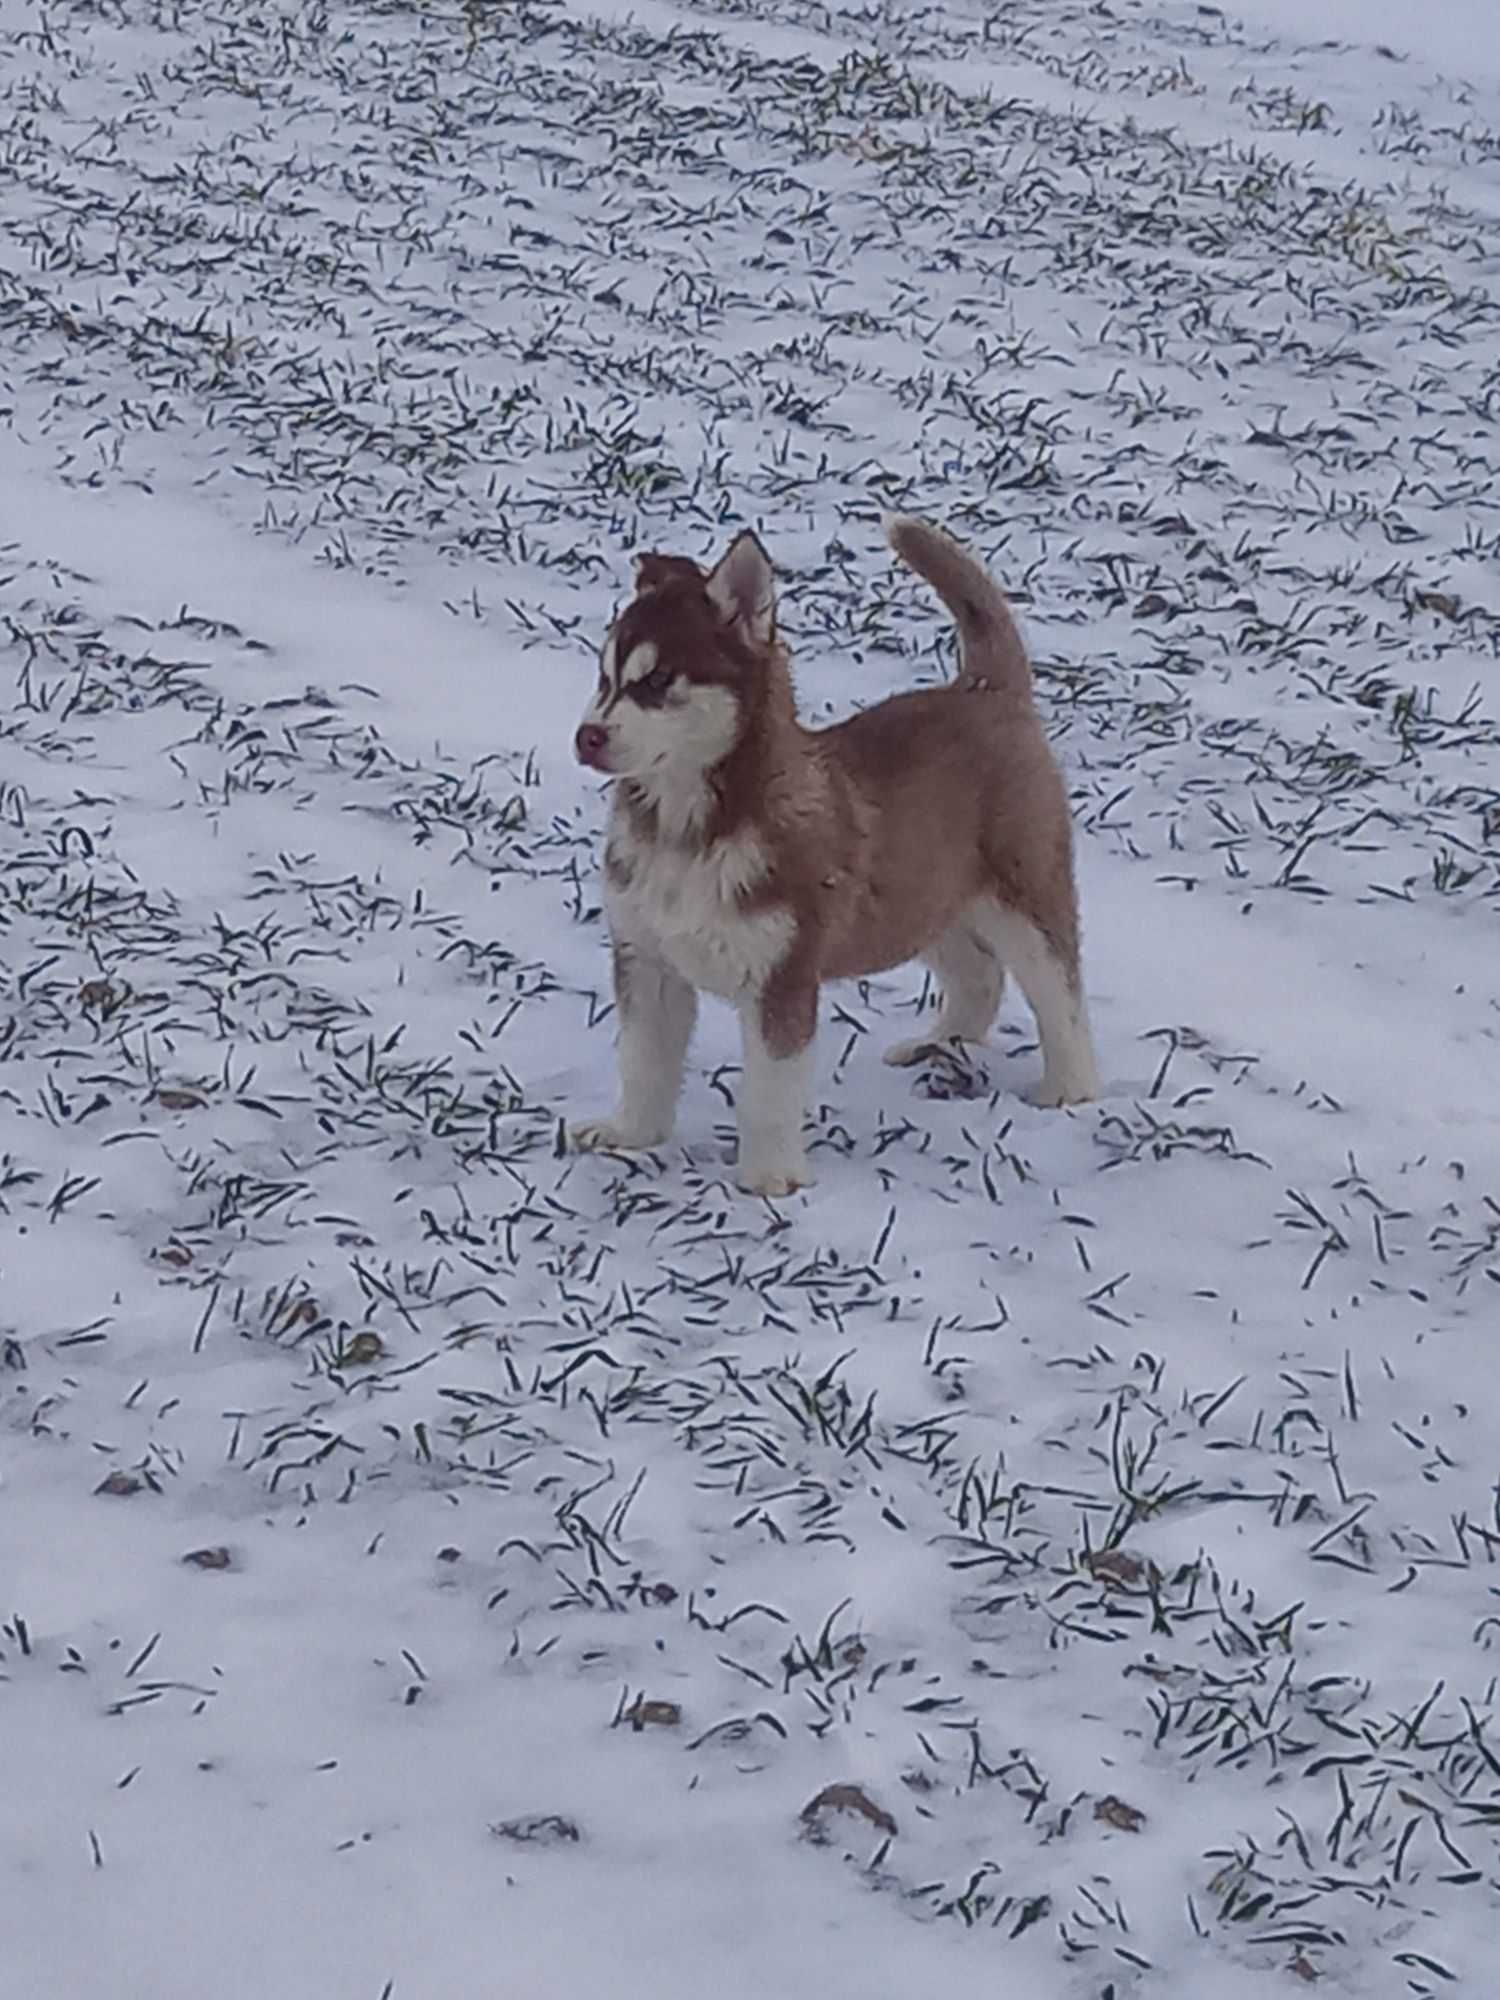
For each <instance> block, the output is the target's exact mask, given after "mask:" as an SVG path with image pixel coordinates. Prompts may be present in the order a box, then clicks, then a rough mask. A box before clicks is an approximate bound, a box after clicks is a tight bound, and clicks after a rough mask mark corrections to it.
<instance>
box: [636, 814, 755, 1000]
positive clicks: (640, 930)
mask: <svg viewBox="0 0 1500 2000" xmlns="http://www.w3.org/2000/svg"><path fill="white" fill-rule="evenodd" d="M606 871H607V880H608V884H609V887H608V891H607V898H606V900H607V906H608V912H609V922H610V928H611V930H612V931H613V932H614V934H615V935H616V937H618V938H621V939H623V940H625V941H626V942H628V943H631V944H635V945H637V946H640V947H641V948H643V949H645V950H648V951H652V952H654V953H656V954H657V955H658V956H660V957H662V958H664V959H665V960H666V961H667V963H668V964H669V965H670V966H671V967H672V968H673V969H674V971H676V972H677V973H679V974H680V975H681V977H682V978H684V979H686V980H687V981H688V982H689V983H690V984H691V985H693V986H696V987H699V988H701V989H702V990H703V991H704V992H706V993H715V994H718V995H719V996H720V997H721V998H723V999H725V1000H739V999H741V998H743V997H744V996H746V995H747V994H750V993H754V992H756V991H758V990H759V988H760V987H762V986H763V985H764V984H765V982H766V980H767V979H768V978H769V976H770V974H771V973H772V972H773V971H774V970H775V968H776V966H777V965H778V964H779V963H780V962H781V960H782V959H783V958H784V957H785V955H786V951H787V947H788V946H789V944H790V943H791V940H792V932H793V923H792V918H791V915H790V912H788V911H787V910H785V909H781V908H777V907H775V906H772V907H769V908H759V909H757V908H751V909H746V908H745V906H744V905H745V898H746V896H747V894H748V893H749V892H751V891H753V890H754V889H756V888H758V887H759V886H760V885H761V884H762V883H763V882H764V881H765V878H766V856H765V851H764V849H763V848H762V846H761V844H760V842H759V841H758V840H757V839H756V838H755V837H754V835H751V834H740V835H735V836H733V837H731V838H729V839H727V840H720V841H715V842H714V843H713V845H712V846H711V847H708V848H705V849H703V850H701V851H698V850H694V849H691V848H682V847H676V846H668V845H666V844H663V843H658V842H656V841H642V840H640V839H638V838H637V836H636V835H635V833H634V831H633V829H631V828H630V826H629V825H628V823H621V822H618V821H617V822H616V823H615V824H614V825H613V826H612V827H611V829H610V837H609V848H608V852H607V862H606Z"/></svg>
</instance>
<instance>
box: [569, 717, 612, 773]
mask: <svg viewBox="0 0 1500 2000" xmlns="http://www.w3.org/2000/svg"><path fill="white" fill-rule="evenodd" d="M573 748H574V751H575V752H576V753H577V757H578V761H579V763H580V764H593V765H596V766H597V765H600V764H602V763H603V762H604V753H605V751H606V750H607V749H608V748H609V731H608V730H607V729H601V728H600V727H599V724H598V723H597V722H585V723H584V724H583V725H582V727H581V728H580V729H579V731H578V734H577V735H576V736H575V737H574V738H573Z"/></svg>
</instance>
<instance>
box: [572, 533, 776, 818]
mask: <svg viewBox="0 0 1500 2000" xmlns="http://www.w3.org/2000/svg"><path fill="white" fill-rule="evenodd" d="M775 652H776V593H775V585H774V581H773V578H772V574H771V563H770V558H769V557H768V556H767V554H766V552H765V550H764V549H763V548H762V547H761V545H760V543H759V542H758V541H757V540H756V538H755V536H754V535H752V534H750V533H748V532H747V533H745V534H741V535H738V536H736V538H735V540H734V541H733V542H732V543H731V544H730V546H729V548H728V550H727V551H726V553H725V554H724V556H723V557H722V558H721V559H720V561H719V562H718V564H717V565H716V566H715V567H714V568H713V569H711V570H702V569H700V568H699V567H698V565H697V563H695V562H692V561H690V560H689V559H688V558H687V557H686V556H659V555H648V556H642V557H641V559H640V562H639V564H638V566H637V570H636V584H635V596H634V597H633V598H632V599H631V600H630V602H629V603H628V604H627V605H626V606H625V608H624V609H623V610H622V611H621V612H620V614H619V615H618V617H617V618H616V619H615V621H614V623H613V624H612V625H611V627H610V629H609V634H608V636H607V637H606V639H605V641H604V648H603V651H602V652H601V654H600V656H599V685H598V687H597V688H596V689H595V691H594V698H593V700H592V701H591V702H590V703H589V706H588V710H587V712H586V713H585V715H584V718H583V721H582V723H581V725H580V726H579V730H578V734H577V737H576V739H575V749H576V751H577V755H578V760H579V762H580V763H582V764H587V765H590V766H591V767H592V768H593V769H594V770H596V771H603V772H604V773H605V774H606V775H607V776H609V777H612V778H631V779H634V780H635V781H636V782H637V783H639V784H642V785H645V786H647V787H649V788H650V789H651V790H652V791H661V790H666V789H671V788H675V787H677V786H681V785H695V784H699V783H701V782H702V781H703V779H704V778H705V777H706V776H707V774H708V773H709V772H710V771H712V770H713V769H714V768H715V766H716V765H718V764H721V763H722V762H723V761H724V759H725V758H726V757H727V756H728V755H729V754H730V752H731V751H732V750H733V749H734V747H735V745H736V744H737V743H738V742H739V740H740V738H741V735H742V734H743V732H744V729H745V727H746V725H747V720H748V717H749V715H750V713H751V712H752V709H753V707H754V693H755V688H756V685H757V682H758V680H759V679H760V677H762V676H763V675H764V673H765V671H766V667H767V663H768V662H769V661H770V660H771V659H772V658H773V656H774V655H775Z"/></svg>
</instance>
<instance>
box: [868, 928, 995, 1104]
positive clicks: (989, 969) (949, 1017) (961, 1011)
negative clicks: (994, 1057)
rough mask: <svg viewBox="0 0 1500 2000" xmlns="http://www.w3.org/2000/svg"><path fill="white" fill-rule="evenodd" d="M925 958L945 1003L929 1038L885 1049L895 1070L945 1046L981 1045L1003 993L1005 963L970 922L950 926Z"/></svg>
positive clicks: (927, 1034) (923, 1036)
mask: <svg viewBox="0 0 1500 2000" xmlns="http://www.w3.org/2000/svg"><path fill="white" fill-rule="evenodd" d="M922 956H923V958H924V959H925V960H926V962H927V964H928V965H930V966H931V968H932V970H933V971H934V972H935V973H936V974H937V976H938V980H939V982H940V984H941V986H942V1005H941V1006H940V1008H939V1009H938V1017H937V1019H936V1021H934V1022H933V1024H932V1027H931V1028H930V1029H929V1030H928V1032H927V1033H926V1034H925V1035H913V1036H912V1038H911V1040H910V1041H905V1042H896V1043H895V1044H894V1045H893V1046H892V1047H890V1048H888V1049H887V1050H886V1052H885V1060H886V1061H887V1062H888V1063H891V1064H893V1065H894V1066H895V1067H896V1068H897V1069H905V1068H907V1067H909V1065H910V1064H912V1063H914V1062H919V1061H920V1060H921V1058H922V1056H923V1054H924V1053H925V1052H926V1051H927V1050H928V1049H931V1048H933V1047H935V1046H936V1045H937V1044H939V1043H941V1042H982V1041H983V1040H984V1038H985V1036H986V1035H987V1034H988V1033H989V1031H990V1029H991V1027H992V1026H993V1025H994V1020H995V1016H996V1014H997V1013H998V1012H999V1011H1000V995H1001V994H1002V992H1003V991H1004V990H1005V963H1004V961H1003V960H1002V959H1001V958H1000V957H999V956H998V954H997V953H996V952H995V950H994V948H993V947H992V945H991V944H990V942H989V940H988V939H987V938H985V937H983V936H981V935H980V933H979V932H978V931H977V930H975V929H974V928H973V926H972V925H970V924H966V923H958V924H954V925H952V926H951V927H950V928H949V929H948V930H946V931H944V932H943V933H942V935H941V936H940V937H939V938H938V939H937V940H936V942H935V943H934V944H933V945H932V946H931V947H930V948H929V949H928V950H927V951H925V952H924V953H923V954H922Z"/></svg>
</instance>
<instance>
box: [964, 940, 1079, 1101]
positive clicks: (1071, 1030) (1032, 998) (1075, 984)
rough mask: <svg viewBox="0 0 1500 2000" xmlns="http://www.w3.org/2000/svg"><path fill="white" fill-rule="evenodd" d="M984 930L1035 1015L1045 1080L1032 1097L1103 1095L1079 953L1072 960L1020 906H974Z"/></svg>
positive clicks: (1054, 1098)
mask: <svg viewBox="0 0 1500 2000" xmlns="http://www.w3.org/2000/svg"><path fill="white" fill-rule="evenodd" d="M975 919H976V921H978V922H981V923H982V925H983V929H984V935H985V937H986V938H987V939H988V940H989V942H990V943H991V944H992V945H993V947H994V949H995V951H996V953H997V955H998V956H999V957H1000V958H1001V960H1002V961H1003V962H1004V963H1005V964H1006V965H1008V966H1009V967H1010V969H1011V971H1012V972H1013V973H1014V974H1015V976H1016V984H1017V985H1018V986H1019V987H1020V989H1021V991H1022V992H1023V993H1024V994H1025V995H1026V1004H1027V1005H1028V1006H1029V1007H1030V1009H1031V1011H1032V1013H1033V1014H1034V1015H1035V1016H1036V1026H1037V1034H1038V1036H1039V1038H1040V1040H1041V1044H1042V1081H1041V1084H1040V1086H1039V1087H1038V1088H1037V1089H1036V1090H1035V1091H1033V1092H1032V1093H1031V1097H1032V1102H1033V1103H1035V1104H1042V1105H1047V1106H1056V1105H1061V1104H1087V1103H1089V1102H1090V1101H1091V1100H1092V1099H1093V1098H1096V1097H1097V1096H1098V1095H1099V1071H1098V1066H1097V1064H1096V1062H1095V1059H1094V1040H1093V1036H1092V1034H1091V1033H1090V1030H1089V1016H1088V1004H1087V1002H1086V1001H1085V999H1084V997H1083V984H1082V980H1081V978H1080V976H1079V969H1078V962H1077V958H1076V956H1074V957H1073V958H1072V960H1071V962H1070V961H1069V959H1068V958H1066V957H1065V956H1064V955H1063V954H1062V953H1061V952H1060V951H1058V949H1057V948H1056V946H1055V945H1053V944H1052V943H1051V942H1050V940H1049V939H1048V938H1047V937H1046V936H1045V935H1044V934H1043V933H1042V932H1041V931H1040V930H1039V929H1038V928H1037V926H1036V925H1035V924H1034V923H1032V921H1031V919H1030V918H1029V917H1023V916H1022V915H1021V913H1020V911H1019V910H1015V909H1011V908H1010V907H1009V906H1008V905H1006V904H1004V903H998V902H996V903H988V904H986V905H984V906H983V914H982V916H981V915H980V913H979V911H978V910H976V911H975Z"/></svg>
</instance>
